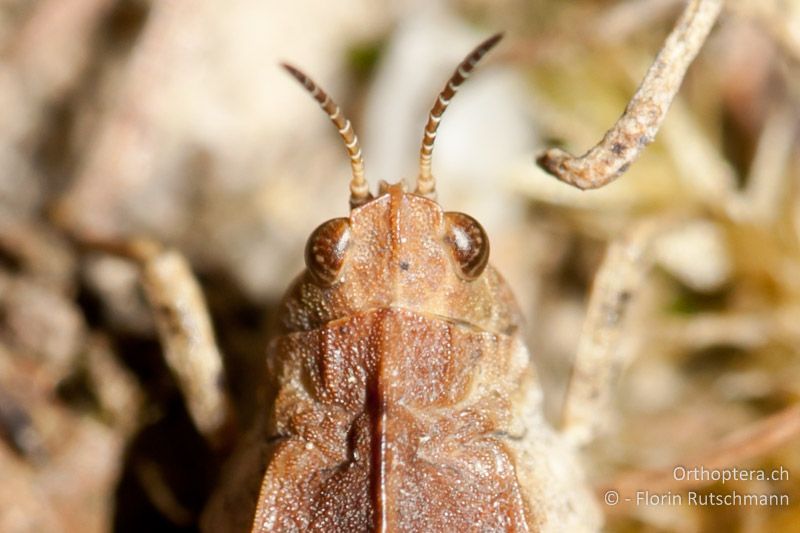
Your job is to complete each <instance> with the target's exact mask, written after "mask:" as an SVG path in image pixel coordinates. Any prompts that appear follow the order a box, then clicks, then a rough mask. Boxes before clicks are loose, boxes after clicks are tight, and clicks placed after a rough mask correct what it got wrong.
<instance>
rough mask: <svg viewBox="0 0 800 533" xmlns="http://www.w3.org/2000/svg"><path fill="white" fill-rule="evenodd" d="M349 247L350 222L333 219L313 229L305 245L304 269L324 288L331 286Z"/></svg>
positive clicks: (337, 275) (343, 219)
mask: <svg viewBox="0 0 800 533" xmlns="http://www.w3.org/2000/svg"><path fill="white" fill-rule="evenodd" d="M349 245H350V221H349V220H348V219H346V218H334V219H332V220H329V221H327V222H325V223H323V224H321V225H320V226H319V227H318V228H317V229H315V230H314V231H313V232H312V233H311V236H310V237H309V238H308V242H307V243H306V253H305V259H306V267H307V268H308V271H309V272H310V273H311V275H312V276H313V278H314V279H315V280H316V281H317V282H319V283H320V284H321V285H323V286H325V287H330V286H331V285H333V284H334V283H335V282H336V280H337V279H338V277H339V274H340V273H341V271H342V267H343V266H344V262H345V255H346V252H347V248H348V247H349Z"/></svg>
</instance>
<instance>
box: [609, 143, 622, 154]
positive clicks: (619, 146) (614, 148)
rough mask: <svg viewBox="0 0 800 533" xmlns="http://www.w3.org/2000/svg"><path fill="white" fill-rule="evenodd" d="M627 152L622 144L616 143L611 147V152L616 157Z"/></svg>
mask: <svg viewBox="0 0 800 533" xmlns="http://www.w3.org/2000/svg"><path fill="white" fill-rule="evenodd" d="M624 150H625V145H623V144H622V143H614V144H612V145H611V151H612V152H614V155H622V152H623V151H624Z"/></svg>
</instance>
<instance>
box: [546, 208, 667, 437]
mask: <svg viewBox="0 0 800 533" xmlns="http://www.w3.org/2000/svg"><path fill="white" fill-rule="evenodd" d="M674 223H675V221H673V220H667V219H663V218H655V219H648V220H645V221H643V222H641V223H639V224H638V225H636V226H635V227H634V228H633V229H632V230H631V231H630V233H629V234H628V235H627V236H625V237H623V238H621V239H620V240H618V241H616V242H613V243H612V244H611V245H610V246H609V248H608V251H607V252H606V256H605V258H604V260H603V263H602V264H601V266H600V269H599V271H598V273H597V275H596V277H595V282H594V286H593V288H592V293H591V295H590V299H589V309H588V311H587V314H586V319H585V321H584V323H583V331H582V333H581V341H580V344H579V345H578V352H577V354H576V356H575V364H574V366H573V369H572V376H571V379H570V382H569V389H568V392H567V398H568V400H567V402H566V404H565V405H564V410H563V414H562V429H563V431H564V432H565V433H566V434H567V435H569V437H570V438H571V440H572V441H573V442H575V443H577V444H585V443H586V442H588V441H589V440H590V439H591V438H592V437H593V436H594V434H595V433H596V429H597V426H598V425H599V424H600V423H602V421H603V420H604V413H606V408H607V406H608V401H609V397H610V395H611V391H612V390H613V383H614V381H615V380H614V377H615V376H616V375H617V374H618V372H619V368H620V366H621V364H622V361H621V358H620V350H619V343H620V340H621V338H622V333H623V326H624V322H625V316H626V313H627V310H628V308H629V305H630V303H631V299H632V297H633V295H635V294H636V293H637V291H638V289H639V287H640V285H641V283H642V281H643V280H644V278H645V276H646V274H647V272H648V270H649V266H650V264H651V261H652V258H651V257H650V256H651V254H650V253H649V252H650V248H651V245H652V243H653V241H654V240H655V239H656V238H657V237H658V236H659V235H660V234H662V233H663V232H664V231H666V230H668V229H669V228H671V227H672V226H673V224H674Z"/></svg>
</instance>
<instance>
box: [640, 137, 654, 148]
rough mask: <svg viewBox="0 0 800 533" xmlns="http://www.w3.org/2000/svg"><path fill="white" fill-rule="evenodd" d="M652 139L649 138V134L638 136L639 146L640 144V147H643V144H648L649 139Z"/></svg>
mask: <svg viewBox="0 0 800 533" xmlns="http://www.w3.org/2000/svg"><path fill="white" fill-rule="evenodd" d="M652 140H653V139H651V138H650V136H648V135H642V136H641V137H639V146H641V147H642V148H644V147H645V146H647V145H648V144H650V141H652Z"/></svg>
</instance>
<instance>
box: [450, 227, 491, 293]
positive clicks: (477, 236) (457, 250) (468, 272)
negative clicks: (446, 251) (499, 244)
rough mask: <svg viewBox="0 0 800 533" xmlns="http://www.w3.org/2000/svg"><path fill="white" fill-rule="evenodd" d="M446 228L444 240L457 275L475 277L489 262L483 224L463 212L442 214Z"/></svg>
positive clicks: (487, 241)
mask: <svg viewBox="0 0 800 533" xmlns="http://www.w3.org/2000/svg"><path fill="white" fill-rule="evenodd" d="M444 218H445V224H446V226H447V230H446V233H445V237H444V240H445V242H446V243H447V244H448V245H450V250H451V252H452V254H453V259H454V260H455V263H456V265H457V266H458V272H459V275H460V276H461V277H462V278H464V279H466V280H473V279H476V278H477V277H478V276H480V275H481V273H482V272H483V269H485V268H486V264H487V263H488V262H489V238H488V237H487V236H486V231H484V229H483V226H481V225H480V223H479V222H478V221H477V220H475V219H474V218H472V217H471V216H469V215H465V214H464V213H455V212H452V211H451V212H448V213H445V214H444Z"/></svg>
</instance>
